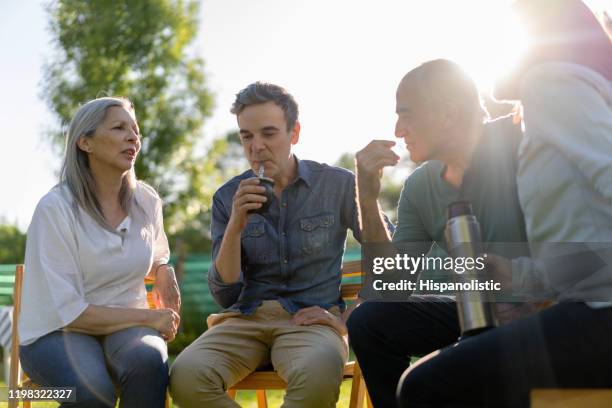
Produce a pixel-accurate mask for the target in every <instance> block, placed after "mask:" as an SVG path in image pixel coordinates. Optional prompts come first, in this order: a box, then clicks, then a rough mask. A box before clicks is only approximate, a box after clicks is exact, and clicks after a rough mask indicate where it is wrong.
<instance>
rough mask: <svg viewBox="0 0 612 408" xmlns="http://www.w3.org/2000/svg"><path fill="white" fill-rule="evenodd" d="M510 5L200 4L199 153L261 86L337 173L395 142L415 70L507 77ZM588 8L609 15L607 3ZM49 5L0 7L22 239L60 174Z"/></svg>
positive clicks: (1, 80)
mask: <svg viewBox="0 0 612 408" xmlns="http://www.w3.org/2000/svg"><path fill="white" fill-rule="evenodd" d="M510 3H511V0H463V1H457V0H412V1H405V0H376V1H374V0H334V1H329V0H256V1H254V0H203V1H202V5H201V11H200V31H199V34H198V37H197V39H196V41H195V42H194V44H193V52H194V53H196V54H197V55H199V56H201V57H202V58H203V59H204V60H205V63H206V67H205V73H206V78H207V83H208V87H209V89H210V90H211V91H212V93H213V95H214V100H215V108H214V110H213V114H212V116H211V117H210V118H209V119H208V120H207V122H206V124H205V126H204V129H203V132H202V147H204V146H206V144H207V143H210V141H211V140H213V139H214V138H216V137H221V136H223V135H224V134H225V133H226V132H227V131H229V130H234V129H236V121H235V117H234V116H232V115H231V114H230V113H229V108H230V106H231V103H232V101H233V98H234V95H235V94H236V92H238V91H239V90H240V89H242V88H244V87H245V86H246V85H248V84H249V83H252V82H254V81H258V80H260V81H267V82H273V83H276V84H279V85H282V86H284V87H285V88H286V89H287V90H288V91H289V92H291V93H292V94H293V95H294V97H295V98H296V100H297V102H298V104H299V105H300V122H301V125H302V131H301V137H300V142H299V143H298V145H297V146H296V147H295V152H296V154H297V155H298V156H299V157H303V158H309V159H313V160H318V161H322V162H327V163H334V162H335V161H336V159H337V158H338V157H339V156H340V155H341V154H342V153H344V152H356V151H358V150H359V149H361V148H363V147H364V146H365V145H366V144H367V143H368V142H369V141H370V140H372V139H375V138H376V139H394V136H393V129H394V125H395V99H394V98H395V89H396V87H397V84H398V82H399V80H400V79H401V78H402V76H403V75H404V74H405V73H406V72H408V71H409V70H410V69H412V68H414V67H415V66H417V65H418V64H420V63H421V62H424V61H426V60H429V59H433V58H441V57H444V58H450V59H454V60H455V61H457V62H458V63H460V64H461V65H463V66H464V68H465V69H466V70H467V71H468V72H469V73H471V74H472V76H473V77H474V78H475V79H476V81H477V83H478V84H479V86H480V87H481V88H483V89H486V88H487V87H489V86H490V85H491V83H492V81H493V79H494V78H495V76H496V75H500V74H502V73H503V72H504V70H506V69H508V67H510V66H511V64H512V62H513V61H514V60H515V59H516V57H517V56H518V55H519V53H520V50H521V46H522V45H524V41H523V40H522V38H523V37H522V36H521V33H520V31H519V30H517V25H516V24H515V22H514V21H513V20H512V19H511V14H510V13H509V4H510ZM588 3H589V4H590V5H591V7H592V8H593V9H594V10H596V11H601V10H603V9H604V8H606V7H607V9H608V10H610V5H609V2H608V1H606V0H591V1H589V2H588ZM44 4H45V2H40V1H38V0H0V55H1V57H0V91H1V92H2V95H3V97H2V98H0V222H3V221H4V222H8V223H17V225H18V226H19V227H20V228H21V229H22V230H25V229H26V228H27V226H28V224H29V222H30V218H31V216H32V213H33V211H34V208H35V206H36V203H37V202H38V200H39V199H40V198H41V197H42V196H43V195H44V194H45V193H46V192H47V191H48V190H49V189H50V188H51V187H53V185H54V184H55V183H56V182H57V170H58V168H59V165H60V158H59V157H58V155H57V152H56V151H54V150H52V149H51V147H50V146H51V145H50V143H49V140H48V139H47V138H45V137H44V135H45V131H46V130H47V129H50V128H51V127H52V126H53V125H54V123H55V122H54V118H53V116H52V114H51V112H50V110H49V109H48V106H47V104H46V102H45V101H44V100H43V99H42V97H41V83H42V73H43V70H42V68H43V63H44V61H45V60H49V59H50V58H51V57H52V56H53V52H54V51H53V48H52V44H51V36H50V33H49V30H48V25H49V23H48V17H47V14H46V12H45V10H44ZM500 45H501V46H500ZM400 145H401V143H398V146H397V151H398V152H402V153H401V154H405V152H404V151H403V150H402V149H403V147H402V146H400Z"/></svg>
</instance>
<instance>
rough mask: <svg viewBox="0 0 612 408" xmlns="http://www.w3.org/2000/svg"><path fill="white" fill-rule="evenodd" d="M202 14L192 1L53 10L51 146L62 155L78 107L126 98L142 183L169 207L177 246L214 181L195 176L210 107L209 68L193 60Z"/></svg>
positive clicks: (134, 1) (67, 0)
mask: <svg viewBox="0 0 612 408" xmlns="http://www.w3.org/2000/svg"><path fill="white" fill-rule="evenodd" d="M198 8H199V2H198V1H189V0H186V1H180V0H120V1H114V0H113V1H111V0H99V1H93V2H84V1H80V0H59V1H56V2H52V3H51V4H50V6H49V7H48V13H49V17H50V29H51V32H52V35H53V38H54V42H55V44H56V48H57V52H56V54H55V55H54V58H53V60H52V61H50V62H48V63H47V64H46V65H45V67H44V73H45V74H44V83H43V88H44V89H43V94H44V96H45V98H46V99H47V101H48V103H49V106H50V108H51V111H52V112H53V113H54V114H55V116H56V117H57V119H58V123H59V126H57V128H56V129H54V130H52V131H51V132H50V133H51V138H52V140H53V141H54V144H55V145H56V146H58V147H59V146H63V143H64V134H63V131H64V130H65V127H66V126H67V125H68V123H69V121H70V119H71V117H72V115H73V114H74V113H75V112H76V110H77V108H78V106H79V105H81V104H82V103H84V102H86V101H88V100H90V99H93V98H96V97H99V96H104V95H109V96H110V95H120V96H125V97H128V98H129V99H130V100H131V101H132V102H133V103H134V106H135V109H136V116H137V119H138V123H139V125H140V129H141V133H142V135H143V136H142V150H141V153H140V155H139V158H138V160H137V161H136V174H137V177H138V178H139V179H142V180H145V181H146V182H148V183H149V184H151V185H152V186H154V187H155V188H156V189H157V191H158V192H159V193H160V195H161V197H162V198H163V199H164V201H165V202H166V203H167V204H168V205H167V206H166V207H165V209H164V213H165V217H166V218H165V223H166V232H167V233H168V235H169V236H170V237H173V238H174V239H177V240H179V241H180V240H181V233H182V232H183V231H186V230H189V229H193V228H194V225H192V223H193V222H196V221H197V218H198V215H199V213H200V212H201V211H202V210H205V209H206V208H207V203H209V198H210V197H209V196H210V189H212V186H211V185H210V183H209V182H211V181H213V180H216V178H215V177H211V180H208V179H207V175H206V174H199V173H198V172H199V171H204V172H206V171H207V170H210V165H209V164H208V161H207V160H206V161H204V160H203V159H202V158H197V157H195V156H194V147H195V145H196V142H197V141H198V140H199V139H200V138H201V136H202V126H203V124H204V120H205V118H206V117H207V116H208V115H209V112H210V108H211V106H212V98H211V95H210V93H209V92H208V90H207V88H206V82H205V77H204V61H203V60H202V59H201V58H199V57H197V56H194V55H191V54H190V52H189V45H190V44H191V43H192V42H193V40H194V39H195V37H196V34H197V31H198V19H197V15H198ZM59 150H60V149H58V151H59ZM61 150H62V151H61V153H62V154H63V149H61ZM207 166H208V167H207ZM213 167H214V166H213ZM194 220H195V221H194ZM196 225H198V223H197V222H196Z"/></svg>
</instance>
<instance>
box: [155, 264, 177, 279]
mask: <svg viewBox="0 0 612 408" xmlns="http://www.w3.org/2000/svg"><path fill="white" fill-rule="evenodd" d="M160 274H165V275H166V276H174V267H173V266H172V265H170V264H167V263H165V264H159V265H157V268H155V277H156V278H157V277H159V276H160Z"/></svg>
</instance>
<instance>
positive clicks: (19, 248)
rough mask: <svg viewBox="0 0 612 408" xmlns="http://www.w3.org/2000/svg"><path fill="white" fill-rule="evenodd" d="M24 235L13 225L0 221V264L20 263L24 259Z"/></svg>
mask: <svg viewBox="0 0 612 408" xmlns="http://www.w3.org/2000/svg"><path fill="white" fill-rule="evenodd" d="M25 242H26V235H25V234H24V233H23V232H21V231H20V230H19V228H17V226H15V225H9V224H6V223H5V222H4V220H3V219H0V264H16V263H22V262H23V259H24V257H25Z"/></svg>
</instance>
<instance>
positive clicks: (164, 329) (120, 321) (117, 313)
mask: <svg viewBox="0 0 612 408" xmlns="http://www.w3.org/2000/svg"><path fill="white" fill-rule="evenodd" d="M178 323H179V315H178V314H177V313H176V312H174V311H173V310H172V309H156V310H150V309H135V308H134V309H132V308H120V307H107V306H96V305H89V306H87V308H86V309H85V310H84V311H83V313H81V314H80V315H79V316H78V317H77V318H76V319H74V320H73V321H72V322H71V323H70V324H68V325H67V326H66V327H65V328H66V329H68V330H70V331H75V332H79V333H85V334H91V335H94V336H95V335H105V334H110V333H114V332H116V331H118V330H122V329H127V328H129V327H134V326H146V327H150V328H152V329H155V330H157V331H159V332H160V333H161V334H162V337H164V338H165V339H166V340H168V341H172V340H173V339H174V336H175V335H176V330H177V328H178Z"/></svg>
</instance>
